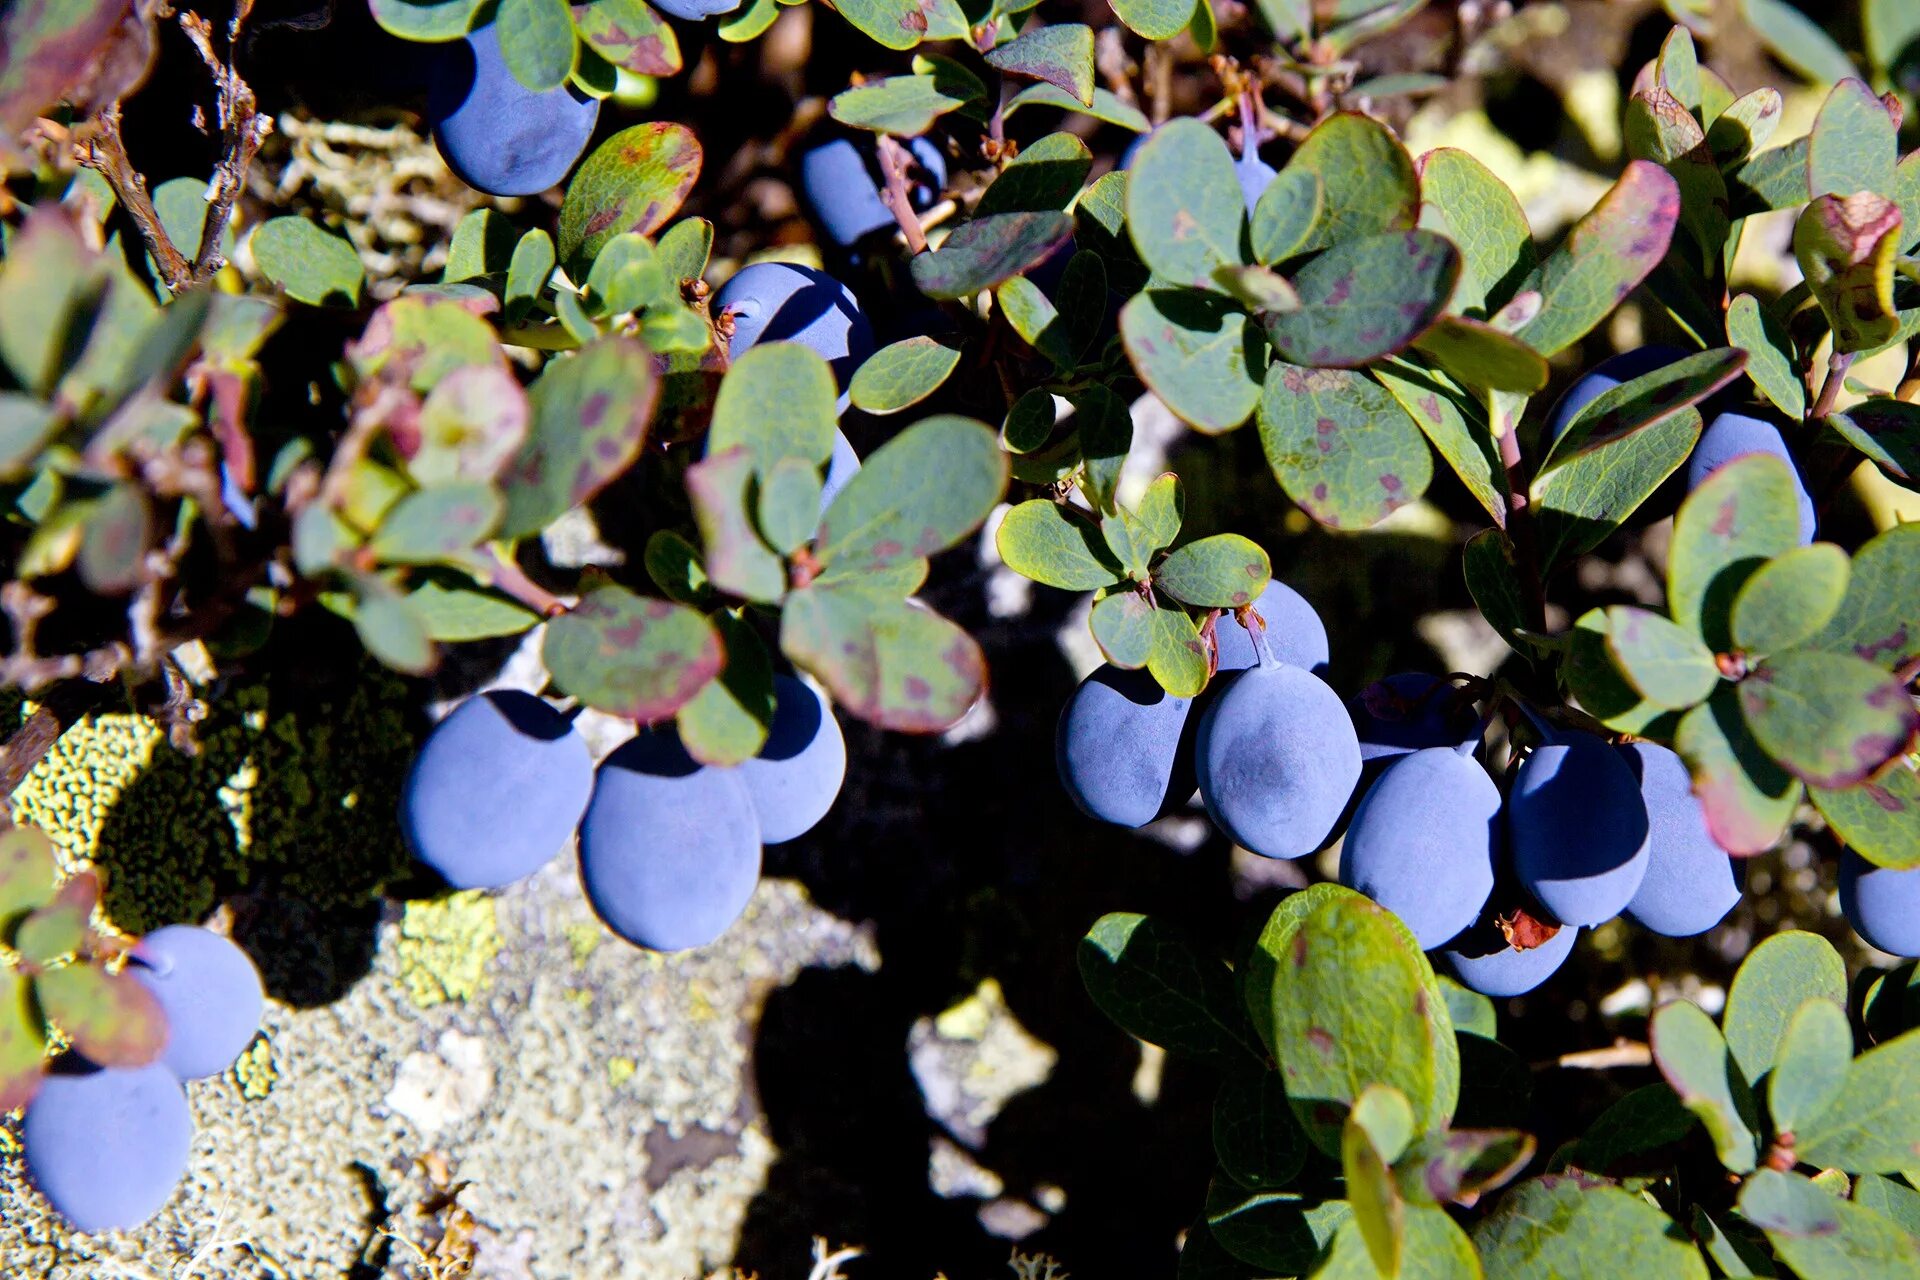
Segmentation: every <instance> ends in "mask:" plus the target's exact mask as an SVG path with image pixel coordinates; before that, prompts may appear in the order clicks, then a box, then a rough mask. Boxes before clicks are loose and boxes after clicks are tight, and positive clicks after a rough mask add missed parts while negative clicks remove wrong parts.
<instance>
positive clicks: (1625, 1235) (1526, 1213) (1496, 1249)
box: [1473, 1175, 1707, 1280]
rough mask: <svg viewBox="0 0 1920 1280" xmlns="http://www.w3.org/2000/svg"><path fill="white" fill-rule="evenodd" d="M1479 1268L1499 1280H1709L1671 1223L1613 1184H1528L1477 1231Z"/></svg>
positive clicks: (1555, 1179) (1556, 1180)
mask: <svg viewBox="0 0 1920 1280" xmlns="http://www.w3.org/2000/svg"><path fill="white" fill-rule="evenodd" d="M1473 1243H1474V1245H1475V1247H1477V1248H1478V1249H1479V1251H1480V1263H1481V1265H1482V1266H1483V1267H1485V1268H1486V1272H1487V1274H1488V1275H1490V1276H1498V1277H1499V1278H1500V1280H1560V1278H1561V1277H1572V1276H1581V1277H1585V1276H1596V1275H1609V1276H1660V1277H1661V1278H1662V1280H1707V1265H1706V1263H1705V1262H1704V1261H1702V1260H1701V1258H1700V1254H1699V1251H1698V1250H1696V1249H1695V1248H1694V1247H1693V1244H1692V1242H1691V1241H1689V1240H1688V1239H1687V1238H1686V1233H1685V1232H1683V1231H1681V1230H1679V1229H1678V1228H1676V1227H1675V1226H1674V1225H1673V1223H1672V1222H1671V1221H1670V1220H1669V1219H1668V1218H1667V1215H1666V1214H1664V1213H1662V1212H1661V1211H1660V1210H1659V1209H1657V1208H1655V1207H1654V1206H1653V1205H1652V1204H1650V1203H1649V1202H1648V1201H1646V1200H1643V1199H1642V1198H1641V1197H1639V1196H1637V1195H1635V1194H1633V1193H1631V1192H1628V1191H1623V1190H1621V1189H1620V1188H1619V1187H1616V1186H1614V1185H1613V1184H1612V1183H1609V1182H1601V1181H1599V1180H1597V1179H1592V1178H1585V1177H1580V1176H1577V1175H1549V1176H1547V1177H1543V1178H1531V1179H1529V1180H1527V1181H1526V1182H1523V1183H1521V1184H1520V1185H1518V1186H1516V1187H1514V1188H1513V1189H1512V1190H1510V1191H1508V1192H1507V1193H1506V1194H1505V1195H1503V1196H1501V1197H1500V1201H1499V1203H1497V1204H1496V1205H1494V1208H1493V1212H1492V1213H1491V1214H1489V1215H1488V1216H1487V1217H1485V1218H1482V1219H1481V1220H1480V1221H1479V1222H1478V1223H1477V1224H1475V1226H1474V1229H1473Z"/></svg>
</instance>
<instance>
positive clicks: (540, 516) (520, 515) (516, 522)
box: [499, 334, 660, 539]
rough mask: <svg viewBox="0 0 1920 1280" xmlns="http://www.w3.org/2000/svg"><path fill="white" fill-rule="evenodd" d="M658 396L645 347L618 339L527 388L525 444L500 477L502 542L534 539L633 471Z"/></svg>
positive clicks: (561, 360)
mask: <svg viewBox="0 0 1920 1280" xmlns="http://www.w3.org/2000/svg"><path fill="white" fill-rule="evenodd" d="M659 390H660V388H659V383H658V381H657V380H656V379H655V377H654V373H653V362H652V359H651V357H649V356H648V354H647V350H646V348H645V347H643V346H641V345H640V344H639V343H638V342H635V341H634V340H633V339H632V338H627V337H623V336H621V335H619V334H610V335H608V336H606V337H603V338H599V339H596V340H595V341H594V342H592V343H591V344H589V345H588V346H586V347H583V348H582V349H581V350H580V351H578V352H576V353H575V354H573V355H571V356H562V357H558V358H556V359H555V360H553V361H552V362H551V363H549V364H548V365H547V367H546V369H545V370H543V371H542V372H541V374H540V377H539V378H538V379H537V380H536V381H535V382H534V384H533V386H532V387H531V388H529V389H528V396H529V399H530V401H531V405H532V409H533V424H532V428H531V430H530V431H529V432H528V434H527V440H526V443H525V444H524V445H522V446H521V448H520V451H519V452H518V453H517V454H515V455H514V458H513V460H512V461H511V462H509V463H508V464H507V466H506V469H505V470H504V471H503V472H502V474H501V477H500V486H501V489H502V490H503V491H504V493H505V494H506V499H507V511H506V515H505V517H504V518H503V519H502V520H501V522H500V534H499V536H500V537H502V538H507V539H517V538H527V537H532V536H533V535H535V534H537V533H539V532H540V531H541V530H542V529H545V528H546V527H547V526H548V525H549V524H552V523H553V522H554V521H555V520H557V519H559V518H560V517H561V516H563V515H565V514H566V513H567V512H568V511H571V510H572V509H573V508H575V507H577V506H579V505H580V504H581V503H583V502H586V501H587V500H588V499H590V498H592V497H593V495H594V494H596V493H598V492H600V490H601V489H602V488H603V487H605V486H606V484H607V483H608V482H609V481H611V480H612V479H613V478H614V477H615V476H618V475H619V474H620V473H621V472H623V471H625V470H626V469H627V468H628V467H629V466H631V465H632V464H633V460H634V459H635V458H637V457H639V456H640V447H641V445H643V444H644V443H645V442H646V438H647V427H648V424H649V423H651V422H652V420H653V408H654V402H655V401H656V400H657V399H658V398H659Z"/></svg>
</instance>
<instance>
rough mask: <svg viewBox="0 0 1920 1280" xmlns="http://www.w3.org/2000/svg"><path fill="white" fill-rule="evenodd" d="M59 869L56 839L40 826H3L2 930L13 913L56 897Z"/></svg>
mask: <svg viewBox="0 0 1920 1280" xmlns="http://www.w3.org/2000/svg"><path fill="white" fill-rule="evenodd" d="M59 870H60V869H59V864H58V863H56V862H55V861H54V857H53V843H52V842H51V841H50V840H48V839H47V837H46V834H45V833H44V832H42V831H41V830H40V829H39V828H38V827H12V826H10V827H7V828H5V829H4V830H0V934H4V933H5V931H6V927H7V926H8V925H9V924H10V923H11V922H12V920H13V919H14V917H16V916H19V915H23V914H25V913H26V912H29V911H32V910H34V909H35V908H37V907H41V906H44V905H46V904H47V903H48V902H51V901H52V900H53V894H54V882H55V879H56V877H57V876H58V875H59Z"/></svg>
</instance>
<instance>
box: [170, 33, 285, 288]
mask: <svg viewBox="0 0 1920 1280" xmlns="http://www.w3.org/2000/svg"><path fill="white" fill-rule="evenodd" d="M252 9H253V0H240V2H239V3H238V4H236V5H235V6H234V11H233V20H232V21H231V22H229V23H228V24H227V57H226V58H224V59H222V58H221V57H220V56H219V55H218V54H216V53H215V52H214V49H213V27H212V25H211V24H210V23H209V22H208V21H207V20H206V19H205V18H202V17H201V16H200V15H199V14H197V13H183V14H181V15H180V29H181V30H183V31H185V32H186V34H187V39H189V40H191V41H192V42H193V47H194V48H195V49H197V50H199V52H200V60H201V61H202V62H204V63H206V64H207V70H208V72H209V73H211V74H212V76H213V87H214V94H215V99H214V110H215V112H216V115H217V118H218V120H219V122H220V134H221V144H222V145H221V152H220V163H219V164H218V165H216V166H215V168H214V171H213V181H212V183H211V184H209V186H208V188H207V213H206V217H205V218H204V219H203V220H202V222H201V224H200V246H199V252H198V254H196V256H195V257H194V261H193V279H194V281H195V282H196V283H198V282H200V281H203V280H208V279H211V278H212V276H213V274H214V272H216V271H218V270H220V268H221V267H223V266H225V265H226V258H225V257H224V256H223V255H222V254H221V252H220V241H221V240H222V238H224V237H225V235H226V230H227V223H228V221H229V220H230V219H231V218H232V217H233V205H234V201H236V200H238V199H239V198H240V192H241V191H242V190H244V189H245V187H246V182H247V170H248V169H249V168H250V167H251V166H252V165H253V158H254V156H255V155H256V154H257V153H258V152H259V150H260V144H261V142H263V141H264V140H265V139H266V136H267V135H268V134H270V133H272V132H273V121H272V120H270V119H268V118H267V117H266V116H262V115H260V114H258V112H257V111H256V110H255V101H254V96H253V89H252V88H251V86H249V85H248V84H247V82H246V81H245V80H243V79H241V78H240V72H239V70H238V69H237V68H236V67H235V65H234V61H233V58H234V53H235V50H236V49H237V48H238V46H239V40H240V29H241V27H242V26H244V25H245V23H246V20H247V15H248V14H249V13H250V12H251V11H252Z"/></svg>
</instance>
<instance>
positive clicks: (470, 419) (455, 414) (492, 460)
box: [407, 364, 533, 485]
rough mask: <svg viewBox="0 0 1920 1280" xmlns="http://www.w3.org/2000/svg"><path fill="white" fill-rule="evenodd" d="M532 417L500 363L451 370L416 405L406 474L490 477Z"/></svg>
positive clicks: (439, 478) (430, 481) (438, 478)
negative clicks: (417, 413) (416, 436)
mask: <svg viewBox="0 0 1920 1280" xmlns="http://www.w3.org/2000/svg"><path fill="white" fill-rule="evenodd" d="M532 416H533V410H532V407H531V405H530V404H529V402H528V400H527V393H526V392H525V391H524V390H523V389H522V388H521V386H520V384H519V383H518V382H517V381H515V380H514V377H513V375H512V374H511V373H509V372H507V371H506V370H505V369H503V368H501V367H500V366H499V365H497V364H471V365H466V366H464V367H462V368H459V369H455V370H453V371H452V372H451V373H449V374H447V376H445V377H444V378H441V379H440V380H439V381H438V382H436V383H435V384H434V387H433V390H432V391H430V392H428V393H427V399H426V402H425V403H424V404H422V405H421V406H420V417H419V420H418V434H419V440H418V443H417V444H416V445H415V447H414V454H413V456H412V457H411V458H409V459H408V460H407V474H408V475H410V476H411V477H412V478H413V479H414V480H415V481H416V482H417V483H419V484H422V485H437V484H446V483H449V482H453V481H468V482H485V481H489V480H492V479H493V477H494V476H496V475H497V474H499V472H500V470H501V468H502V467H504V466H505V465H506V463H507V460H508V459H509V458H511V457H512V456H513V455H514V454H515V453H516V452H517V451H518V450H519V449H520V447H521V445H522V443H523V442H524V441H525V440H526V438H527V428H528V424H529V422H530V421H531V419H532Z"/></svg>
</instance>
